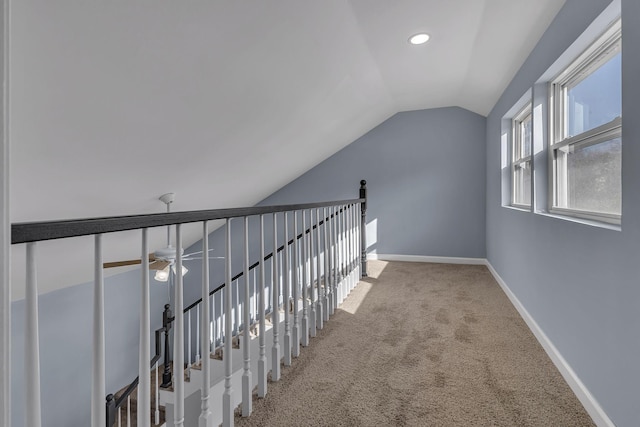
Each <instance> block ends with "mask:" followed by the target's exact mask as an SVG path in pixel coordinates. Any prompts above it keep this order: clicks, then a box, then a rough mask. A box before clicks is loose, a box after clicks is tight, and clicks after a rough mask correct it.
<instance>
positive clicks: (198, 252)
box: [182, 249, 214, 258]
mask: <svg viewBox="0 0 640 427" xmlns="http://www.w3.org/2000/svg"><path fill="white" fill-rule="evenodd" d="M213 250H214V249H209V252H211V251H213ZM201 253H202V251H196V252H190V253H188V254H184V255H182V257H183V258H184V257H189V256H191V255H198V254H201Z"/></svg>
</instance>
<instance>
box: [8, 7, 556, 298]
mask: <svg viewBox="0 0 640 427" xmlns="http://www.w3.org/2000/svg"><path fill="white" fill-rule="evenodd" d="M563 3H564V1H563V0H536V1H531V0H396V1H388V0H350V1H349V0H327V1H308V0H274V1H265V2H256V1H251V2H250V1H238V0H217V1H206V2H205V1H187V2H176V1H170V0H155V1H139V2H138V1H136V2H124V1H114V2H86V1H80V0H58V1H55V2H52V1H47V0H20V1H14V2H13V3H12V11H11V41H10V58H9V64H10V78H9V86H10V91H9V92H10V106H9V110H8V114H9V123H10V141H11V156H12V164H11V180H12V183H11V185H12V194H11V203H12V206H11V215H12V221H13V222H22V221H35V220H51V219H62V218H80V217H91V216H109V215H122V214H137V213H151V212H161V211H163V209H164V206H163V205H162V204H161V203H160V202H159V201H158V200H157V198H158V196H160V195H161V194H163V193H166V192H176V193H177V199H176V203H174V206H173V208H174V210H193V209H212V208H222V207H233V206H247V205H253V204H255V203H257V202H258V201H260V200H262V199H263V198H264V197H266V196H268V195H269V194H271V193H272V192H273V191H275V190H277V189H279V188H280V187H282V186H283V185H285V184H287V183H288V182H290V181H291V180H293V179H295V178H296V177H298V176H299V175H301V174H302V173H304V172H305V171H307V170H308V169H310V168H311V167H313V166H314V165H316V164H318V163H320V162H321V161H323V160H324V159H326V158H327V157H328V156H330V155H331V154H333V153H335V152H336V151H338V150H340V149H341V148H343V147H344V146H345V145H347V144H349V143H350V142H352V141H353V140H355V139H356V138H358V137H359V136H361V135H363V134H364V133H366V132H367V131H369V130H370V129H372V128H373V127H375V126H376V125H378V124H380V123H381V122H382V121H384V120H385V119H387V118H388V117H390V116H392V115H393V114H395V113H397V112H399V111H405V110H413V109H422V108H435V107H445V106H452V105H457V106H460V107H463V108H466V109H469V110H471V111H474V112H477V113H479V114H482V115H486V114H488V113H489V111H490V110H491V108H492V107H493V105H494V104H495V102H496V101H497V99H498V97H499V95H500V94H501V92H502V90H503V89H504V88H505V86H506V85H507V83H508V82H509V81H510V79H511V78H512V76H513V75H514V74H515V72H516V71H517V69H518V68H519V67H520V65H521V64H522V62H523V61H524V59H525V58H526V57H527V55H528V54H529V52H530V51H531V49H532V48H533V46H534V45H535V43H536V42H537V40H538V39H539V38H540V36H541V35H542V33H543V32H544V30H545V29H546V28H547V26H548V25H549V23H550V22H551V20H552V18H553V17H554V16H555V14H556V13H557V11H558V10H559V9H560V7H561V6H562V4H563ZM419 31H426V32H428V33H429V34H431V37H432V39H431V41H430V42H429V43H427V44H426V45H423V46H411V45H409V44H408V43H407V38H408V37H409V36H410V35H411V34H414V33H416V32H419ZM478 143H484V141H483V140H482V136H479V140H478ZM197 230H198V228H197V227H195V228H187V230H185V231H186V237H185V240H186V242H185V243H192V242H194V241H196V240H197V239H198V236H197ZM156 234H157V235H156ZM78 240H79V243H78V242H71V241H69V242H59V243H55V244H54V243H45V244H42V245H41V248H40V267H39V268H40V270H42V271H46V272H47V274H46V275H41V279H40V288H41V291H50V290H53V289H57V288H61V287H64V286H69V285H73V284H78V283H82V282H86V281H89V280H91V278H92V273H91V268H92V267H91V261H92V255H91V252H92V249H91V248H92V246H91V245H92V243H91V241H90V239H78ZM164 243H165V235H164V232H162V231H161V230H158V232H157V233H155V234H153V235H152V249H153V248H157V247H161V246H163V245H164ZM106 244H107V247H106V249H105V251H106V253H105V257H106V258H107V259H111V260H113V259H123V258H135V257H139V252H140V250H139V249H138V247H139V243H138V238H137V234H134V233H121V234H118V235H114V236H110V237H108V238H107V242H106ZM82 245H84V247H81V246H82ZM13 252H14V256H13V258H14V267H13V277H14V286H13V297H14V298H16V299H17V298H21V297H22V296H23V294H24V291H23V275H24V274H23V270H24V267H23V252H24V248H22V247H20V246H17V247H15V248H14V251H13Z"/></svg>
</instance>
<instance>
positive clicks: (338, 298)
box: [336, 206, 344, 308]
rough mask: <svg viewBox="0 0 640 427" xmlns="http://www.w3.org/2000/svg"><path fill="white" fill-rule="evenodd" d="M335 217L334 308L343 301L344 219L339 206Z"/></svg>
mask: <svg viewBox="0 0 640 427" xmlns="http://www.w3.org/2000/svg"><path fill="white" fill-rule="evenodd" d="M336 212H337V215H338V221H337V225H338V232H337V242H338V244H337V251H336V256H337V259H338V261H337V265H338V272H337V276H338V280H337V281H338V292H337V293H336V308H337V307H338V305H339V304H341V303H342V300H343V293H344V280H343V274H342V268H343V265H342V256H343V252H342V250H343V243H344V240H343V234H342V231H343V228H344V217H343V213H344V211H343V208H342V207H341V206H338V207H337V211H336Z"/></svg>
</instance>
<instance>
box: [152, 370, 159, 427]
mask: <svg viewBox="0 0 640 427" xmlns="http://www.w3.org/2000/svg"><path fill="white" fill-rule="evenodd" d="M153 370H154V371H155V373H156V387H155V396H156V399H155V400H156V404H155V413H154V422H153V423H154V424H155V425H159V424H160V386H159V383H158V362H156V364H155V365H154V367H153Z"/></svg>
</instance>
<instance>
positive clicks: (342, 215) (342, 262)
mask: <svg viewBox="0 0 640 427" xmlns="http://www.w3.org/2000/svg"><path fill="white" fill-rule="evenodd" d="M346 214H347V212H346V210H345V207H344V206H342V207H341V208H340V243H341V245H340V278H341V279H342V286H341V289H342V291H341V292H340V303H342V302H343V301H344V299H345V297H346V296H347V281H346V277H347V274H346V272H347V266H346V259H347V258H346V256H347V228H346V227H347V223H346V218H347V215H346Z"/></svg>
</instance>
